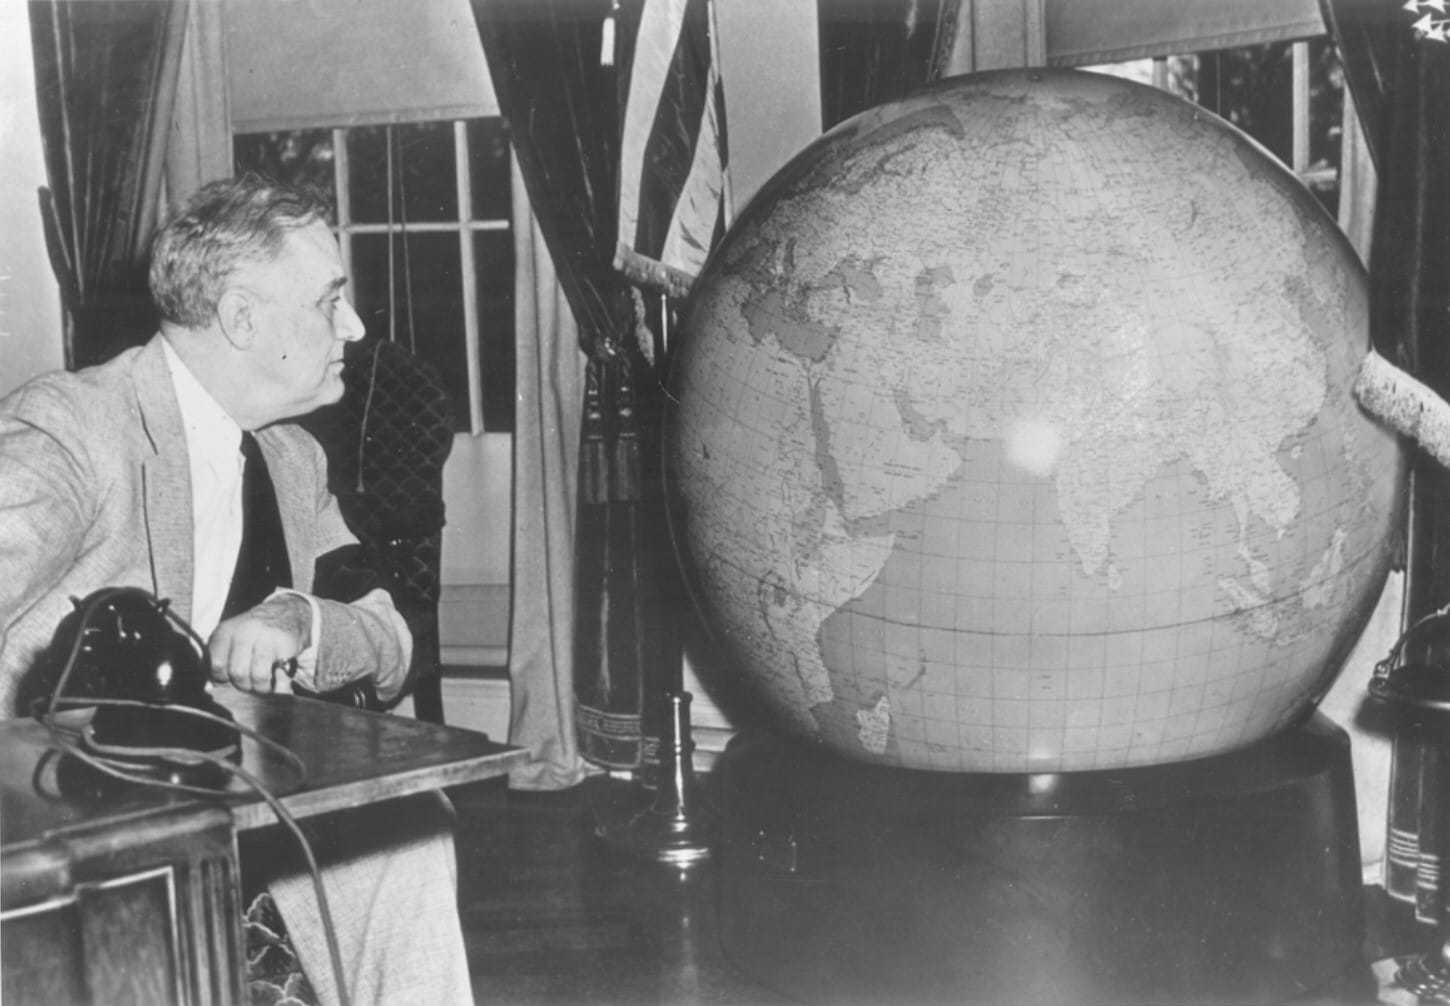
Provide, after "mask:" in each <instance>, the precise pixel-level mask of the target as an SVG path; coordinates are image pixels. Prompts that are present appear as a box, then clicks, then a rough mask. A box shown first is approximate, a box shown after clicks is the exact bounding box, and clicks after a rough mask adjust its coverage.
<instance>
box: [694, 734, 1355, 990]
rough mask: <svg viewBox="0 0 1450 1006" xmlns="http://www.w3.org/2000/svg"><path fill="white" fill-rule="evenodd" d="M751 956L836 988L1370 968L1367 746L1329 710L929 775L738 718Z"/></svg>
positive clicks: (738, 834)
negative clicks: (1147, 757) (1153, 750)
mask: <svg viewBox="0 0 1450 1006" xmlns="http://www.w3.org/2000/svg"><path fill="white" fill-rule="evenodd" d="M714 775H715V777H716V778H715V782H716V784H717V785H718V787H719V790H718V793H719V799H720V801H721V804H720V810H721V814H720V838H719V852H718V857H719V866H718V868H719V870H720V891H721V895H720V898H721V900H720V926H721V939H722V944H723V948H724V951H725V953H726V955H727V957H728V958H729V959H730V960H731V962H732V963H733V964H734V965H736V966H737V967H739V968H740V969H741V970H742V971H744V972H746V973H748V974H749V975H751V976H752V977H753V978H754V979H756V980H757V981H759V982H761V983H762V984H764V985H766V986H768V987H771V988H774V989H776V990H777V991H780V992H782V993H784V994H785V995H787V996H790V997H792V998H794V999H798V1000H801V1001H804V1002H821V1003H832V1004H836V1003H880V1002H927V1001H940V1002H953V1003H973V1002H980V1003H987V1002H1008V1003H1021V1002H1032V1003H1064V1004H1067V1003H1072V1004H1083V1003H1092V1002H1112V1003H1120V1004H1126V1003H1155V1004H1164V1003H1202V1002H1209V1001H1211V1002H1244V1003H1249V1002H1252V1003H1266V1002H1281V1001H1288V1000H1295V999H1302V998H1303V997H1304V996H1306V995H1308V994H1312V993H1316V992H1319V993H1325V992H1326V991H1327V992H1329V993H1331V994H1332V993H1333V992H1334V991H1336V990H1341V989H1344V988H1346V987H1349V984H1351V983H1355V982H1358V981H1361V980H1362V979H1363V974H1364V973H1365V972H1364V969H1365V962H1364V960H1363V958H1362V948H1361V944H1362V940H1363V936H1364V915H1363V902H1362V891H1361V868H1360V860H1359V840H1358V825H1357V821H1356V814H1355V798H1354V784H1353V776H1352V771H1351V766H1350V752H1349V741H1348V737H1347V735H1346V734H1345V733H1344V731H1343V730H1341V729H1340V728H1339V727H1337V726H1335V725H1333V724H1332V723H1330V722H1329V721H1328V720H1327V719H1325V718H1324V717H1323V716H1321V715H1320V714H1318V713H1316V714H1314V715H1313V716H1312V717H1311V718H1310V719H1308V720H1307V721H1305V722H1303V723H1301V724H1300V725H1298V726H1296V727H1293V728H1290V729H1288V730H1285V731H1283V732H1281V733H1280V734H1278V735H1276V736H1273V737H1270V738H1268V739H1266V740H1264V741H1261V742H1259V743H1257V744H1255V745H1252V746H1251V747H1248V748H1244V749H1241V750H1239V751H1235V752H1231V753H1229V754H1224V755H1218V756H1215V757H1211V758H1204V759H1199V760H1196V761H1191V762H1183V763H1179V764H1171V765H1161V766H1152V767H1148V768H1134V769H1123V770H1112V771H1094V772H1076V773H1063V774H1043V775H1006V774H1003V775H989V774H965V773H938V772H924V771H916V770H910V769H899V768H887V767H883V766H879V765H869V764H864V763H857V762H853V761H850V760H847V759H845V758H842V757H841V756H839V755H836V754H834V753H832V752H829V751H827V750H825V749H823V748H821V747H820V746H818V745H814V744H810V743H806V742H802V741H797V740H788V739H784V738H781V737H777V736H772V735H769V734H765V733H747V734H742V735H740V736H738V737H737V738H736V739H735V741H733V742H732V743H731V745H730V746H729V748H728V749H727V750H726V752H725V753H724V755H722V757H721V759H720V761H719V762H718V763H717V765H716V767H715V770H714Z"/></svg>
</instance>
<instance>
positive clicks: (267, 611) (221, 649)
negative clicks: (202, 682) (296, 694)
mask: <svg viewBox="0 0 1450 1006" xmlns="http://www.w3.org/2000/svg"><path fill="white" fill-rule="evenodd" d="M311 642H312V607H311V606H310V605H309V604H308V603H307V601H306V599H304V598H301V597H298V596H297V595H296V594H278V595H277V596H275V597H270V598H268V599H267V600H265V601H263V602H262V603H261V604H259V605H257V606H256V607H255V608H253V609H252V610H251V611H248V612H244V613H243V614H240V615H237V616H235V617H233V618H229V619H227V620H226V621H224V622H222V623H221V624H220V625H218V626H217V627H216V631H215V632H213V633H212V634H211V639H209V640H207V648H208V649H209V650H210V651H211V678H212V680H213V681H224V682H229V683H230V684H232V685H233V686H234V687H236V688H240V689H242V690H243V691H247V692H262V693H268V692H290V691H291V690H292V681H291V679H290V678H288V677H287V675H286V674H284V673H282V672H281V671H280V670H278V667H279V666H280V665H281V664H284V663H285V662H286V661H288V660H291V659H292V658H293V657H295V656H297V654H299V653H301V652H302V651H303V650H305V649H306V648H307V647H308V645H309V644H310V643H311Z"/></svg>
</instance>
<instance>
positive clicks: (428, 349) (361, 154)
mask: <svg viewBox="0 0 1450 1006" xmlns="http://www.w3.org/2000/svg"><path fill="white" fill-rule="evenodd" d="M234 149H235V159H236V166H237V169H238V170H239V171H244V170H251V171H258V172H261V173H263V174H266V175H269V176H271V177H273V178H276V179H278V180H280V181H285V182H290V183H293V184H305V185H310V186H313V187H315V188H316V189H318V190H319V191H321V192H323V193H325V194H326V195H327V196H328V197H329V198H331V200H332V203H333V207H334V210H335V212H336V221H337V235H338V243H339V245H340V247H341V251H342V261H343V267H344V269H345V270H346V271H347V276H348V280H349V282H350V283H351V286H352V296H353V300H354V303H355V304H356V306H357V309H358V314H359V315H360V316H361V318H362V320H363V323H364V325H366V326H367V333H368V338H369V339H373V338H381V339H391V340H394V341H397V342H401V343H403V344H405V345H407V346H408V347H409V348H410V349H411V350H413V351H414V352H415V353H417V354H418V355H419V356H420V357H422V358H423V359H425V360H427V361H429V362H430V363H432V364H433V365H434V366H435V367H437V368H438V370H439V371H440V372H441V373H442V375H443V378H444V381H445V383H446V385H447V387H448V391H449V394H450V397H451V398H452V400H453V408H454V417H455V429H457V430H459V431H461V432H463V431H471V432H475V433H478V432H484V431H487V432H510V431H512V430H513V403H514V308H513V283H514V254H513V234H512V233H511V224H510V214H511V210H510V207H511V205H512V200H511V197H510V191H509V186H510V159H509V145H508V140H507V136H506V134H505V130H504V126H503V121H502V119H499V118H497V117H490V118H476V119H460V120H456V121H451V122H448V121H442V122H420V123H405V124H396V125H379V126H353V127H349V128H346V129H310V130H289V131H285V132H269V133H249V134H243V135H239V136H237V137H235V144H234Z"/></svg>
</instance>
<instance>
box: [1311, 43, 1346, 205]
mask: <svg viewBox="0 0 1450 1006" xmlns="http://www.w3.org/2000/svg"><path fill="white" fill-rule="evenodd" d="M1343 124H1344V71H1343V70H1342V69H1340V66H1339V53H1338V51H1337V50H1336V49H1335V48H1334V45H1333V43H1331V42H1330V41H1329V40H1328V39H1325V38H1318V39H1314V40H1312V41H1311V42H1310V43H1309V174H1310V179H1311V181H1310V186H1309V187H1310V188H1311V189H1313V191H1314V194H1315V195H1316V196H1318V197H1319V201H1320V202H1321V203H1323V204H1324V208H1325V209H1327V210H1328V211H1329V212H1330V213H1331V214H1335V215H1337V214H1338V212H1339V160H1340V140H1341V139H1342V136H1341V133H1342V132H1343Z"/></svg>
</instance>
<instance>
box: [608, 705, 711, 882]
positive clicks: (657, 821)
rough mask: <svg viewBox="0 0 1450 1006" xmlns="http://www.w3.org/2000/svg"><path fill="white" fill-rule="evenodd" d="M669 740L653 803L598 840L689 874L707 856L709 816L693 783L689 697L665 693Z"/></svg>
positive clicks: (662, 747) (663, 751)
mask: <svg viewBox="0 0 1450 1006" xmlns="http://www.w3.org/2000/svg"><path fill="white" fill-rule="evenodd" d="M667 698H668V701H669V706H670V710H669V711H670V716H669V726H668V730H669V735H668V736H667V737H664V738H662V743H661V745H660V763H659V768H658V772H659V776H658V783H659V785H658V786H657V788H656V791H655V798H654V802H653V803H652V804H651V805H650V807H649V808H648V809H646V810H643V811H641V812H640V813H638V814H636V815H635V816H634V817H633V818H632V819H630V820H629V821H627V822H626V823H624V824H623V825H619V826H614V827H608V826H600V827H599V828H598V829H597V833H598V835H599V837H600V838H602V839H604V841H605V842H607V843H609V844H610V845H612V846H615V847H617V848H620V849H623V850H624V851H626V852H628V853H629V854H630V855H633V856H635V857H638V858H641V859H649V860H654V861H655V862H658V863H663V864H665V865H668V866H672V867H674V868H675V869H676V870H678V871H680V872H681V873H687V872H691V871H693V870H694V869H695V868H696V867H698V866H700V865H701V864H703V863H705V862H707V861H708V860H709V859H710V855H711V845H710V838H711V832H712V830H713V829H712V824H713V821H712V820H711V815H710V813H709V809H708V807H707V806H706V805H705V804H704V802H703V801H701V800H700V798H699V793H698V789H697V786H696V783H695V767H694V752H695V742H694V740H693V738H692V736H691V733H690V701H691V699H692V698H693V697H692V696H691V695H690V693H689V692H671V693H670V694H669V695H668V696H667Z"/></svg>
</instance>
